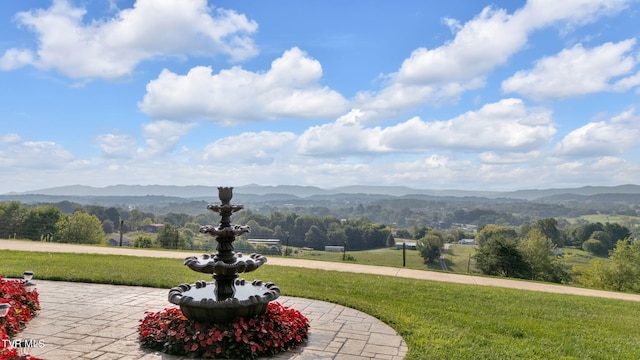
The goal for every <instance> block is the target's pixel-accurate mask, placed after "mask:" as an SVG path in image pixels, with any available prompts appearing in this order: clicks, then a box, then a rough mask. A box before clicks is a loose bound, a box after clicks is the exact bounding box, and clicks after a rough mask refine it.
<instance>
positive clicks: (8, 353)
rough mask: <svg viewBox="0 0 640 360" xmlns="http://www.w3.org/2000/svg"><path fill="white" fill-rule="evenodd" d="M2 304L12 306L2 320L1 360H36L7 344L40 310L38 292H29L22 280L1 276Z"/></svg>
mask: <svg viewBox="0 0 640 360" xmlns="http://www.w3.org/2000/svg"><path fill="white" fill-rule="evenodd" d="M0 303H3V304H9V305H10V306H11V307H10V308H9V312H8V314H7V316H5V317H4V318H0V359H3V360H5V359H7V360H14V359H15V360H18V359H20V360H27V359H29V360H36V358H34V357H31V356H29V355H22V356H21V355H18V351H17V349H14V348H9V347H8V346H6V344H8V343H9V342H8V340H9V339H11V338H12V337H13V336H15V335H16V334H17V333H18V332H20V331H21V330H22V329H24V328H25V326H26V325H27V322H29V320H30V319H31V318H32V317H33V316H35V314H36V311H37V310H40V302H39V301H38V291H37V290H33V291H32V292H27V291H26V289H25V287H24V284H23V282H22V281H21V280H11V279H4V278H2V276H0Z"/></svg>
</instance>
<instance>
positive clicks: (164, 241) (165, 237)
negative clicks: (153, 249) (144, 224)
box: [156, 224, 180, 249]
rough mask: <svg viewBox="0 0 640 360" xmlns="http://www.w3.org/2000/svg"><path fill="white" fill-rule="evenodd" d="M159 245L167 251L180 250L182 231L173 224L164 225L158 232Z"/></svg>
mask: <svg viewBox="0 0 640 360" xmlns="http://www.w3.org/2000/svg"><path fill="white" fill-rule="evenodd" d="M156 241H157V242H158V245H160V247H162V248H165V249H179V248H180V231H179V230H178V228H177V227H175V226H173V225H171V224H164V226H163V227H162V228H161V229H160V231H159V232H158V237H157V238H156Z"/></svg>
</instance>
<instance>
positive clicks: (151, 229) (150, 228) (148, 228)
mask: <svg viewBox="0 0 640 360" xmlns="http://www.w3.org/2000/svg"><path fill="white" fill-rule="evenodd" d="M163 227H164V224H149V225H144V226H143V227H142V231H144V232H148V233H158V232H160V229H162V228H163Z"/></svg>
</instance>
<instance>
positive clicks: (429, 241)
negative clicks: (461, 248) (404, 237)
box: [416, 233, 444, 264]
mask: <svg viewBox="0 0 640 360" xmlns="http://www.w3.org/2000/svg"><path fill="white" fill-rule="evenodd" d="M443 245H444V240H443V239H442V238H441V237H439V236H438V235H436V234H433V233H427V234H426V235H424V236H423V237H422V238H421V239H419V240H418V241H417V243H416V246H417V248H418V251H419V252H420V256H422V258H423V259H424V263H425V264H430V263H435V262H436V261H437V260H438V259H439V258H440V254H441V253H442V252H441V249H442V246H443Z"/></svg>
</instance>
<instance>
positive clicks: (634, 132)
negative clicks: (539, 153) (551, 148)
mask: <svg viewBox="0 0 640 360" xmlns="http://www.w3.org/2000/svg"><path fill="white" fill-rule="evenodd" d="M639 145H640V115H636V114H635V109H634V108H632V109H629V110H627V111H625V112H623V113H621V114H619V115H617V116H614V117H612V118H611V119H610V120H609V121H595V122H590V123H588V124H586V125H584V126H582V127H580V128H578V129H576V130H573V131H572V132H570V133H569V134H567V136H565V137H564V138H563V139H562V140H561V141H560V142H559V143H558V144H557V146H556V148H555V152H556V153H557V154H559V155H562V156H571V157H603V156H614V155H620V154H622V153H624V152H626V151H628V150H629V149H631V148H634V147H638V146H639Z"/></svg>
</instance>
